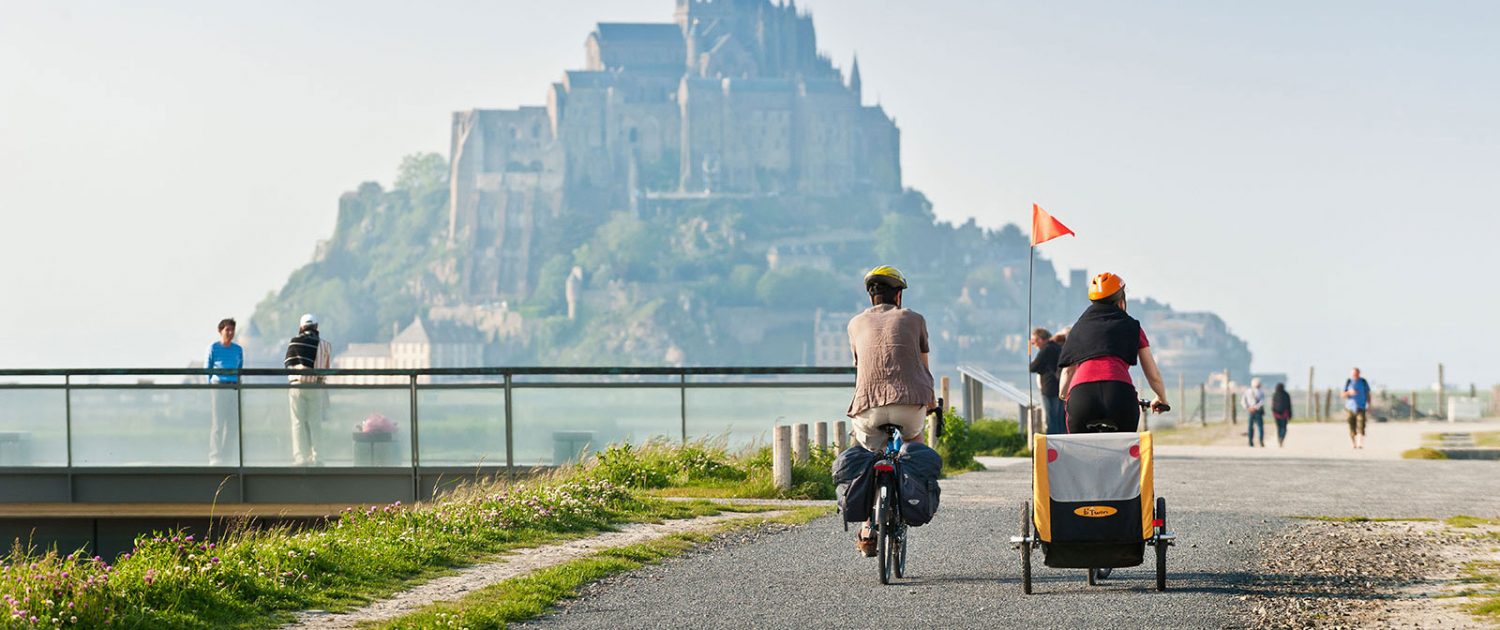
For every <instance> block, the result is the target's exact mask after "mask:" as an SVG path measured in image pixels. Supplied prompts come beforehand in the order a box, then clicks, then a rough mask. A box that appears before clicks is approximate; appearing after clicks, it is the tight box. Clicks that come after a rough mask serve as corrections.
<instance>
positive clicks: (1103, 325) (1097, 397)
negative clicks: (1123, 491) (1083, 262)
mask: <svg viewBox="0 0 1500 630" xmlns="http://www.w3.org/2000/svg"><path fill="white" fill-rule="evenodd" d="M1089 301H1090V302H1091V304H1090V305H1089V307H1088V309H1086V310H1084V312H1083V315H1081V316H1079V317H1078V322H1077V323H1075V324H1073V327H1072V328H1070V329H1069V330H1068V342H1067V343H1065V344H1063V347H1062V353H1061V354H1060V355H1059V356H1058V360H1057V364H1058V366H1060V367H1061V368H1062V377H1061V378H1060V379H1059V380H1060V382H1059V383H1058V390H1059V391H1060V392H1061V393H1062V395H1063V397H1064V400H1066V401H1067V414H1068V422H1067V427H1068V432H1069V433H1086V432H1090V431H1096V430H1099V429H1100V428H1101V427H1113V429H1112V430H1113V431H1119V432H1129V431H1135V430H1136V427H1137V426H1139V425H1140V417H1141V408H1140V406H1139V404H1138V403H1137V402H1136V396H1137V395H1138V394H1137V393H1136V390H1135V382H1134V381H1133V380H1132V379H1131V378H1130V366H1132V365H1135V364H1136V363H1137V362H1139V363H1140V365H1141V371H1142V372H1144V373H1145V374H1146V381H1147V382H1148V383H1150V384H1151V390H1152V391H1153V392H1155V394H1156V397H1155V398H1153V399H1152V400H1151V409H1152V410H1155V411H1161V409H1162V407H1163V406H1164V405H1165V404H1166V402H1165V401H1166V398H1167V386H1166V383H1165V382H1163V381H1162V378H1161V371H1160V370H1158V369H1157V367H1156V359H1155V358H1153V357H1152V356H1151V347H1150V346H1151V343H1150V342H1149V341H1148V340H1147V339H1146V331H1145V330H1142V329H1141V323H1140V321H1138V320H1136V319H1135V318H1134V317H1131V316H1130V315H1129V314H1127V313H1126V312H1125V311H1126V309H1127V308H1128V306H1127V302H1126V300H1125V281H1124V280H1122V279H1121V278H1120V277H1119V276H1117V275H1115V274H1112V273H1101V274H1099V275H1097V276H1094V279H1093V280H1092V281H1090V282H1089ZM1090 427H1093V428H1090Z"/></svg>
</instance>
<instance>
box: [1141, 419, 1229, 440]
mask: <svg viewBox="0 0 1500 630" xmlns="http://www.w3.org/2000/svg"><path fill="white" fill-rule="evenodd" d="M1239 428H1241V427H1239V426H1237V425H1233V424H1230V423H1228V422H1215V423H1213V424H1209V425H1207V426H1202V425H1199V424H1197V423H1188V424H1178V425H1176V426H1173V427H1171V428H1168V429H1160V430H1153V431H1151V441H1152V443H1154V444H1158V445H1172V446H1210V445H1213V444H1217V443H1219V442H1220V441H1223V440H1226V439H1228V438H1230V437H1232V436H1233V435H1234V432H1235V431H1236V430H1237V429H1239Z"/></svg>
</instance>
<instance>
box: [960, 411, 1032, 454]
mask: <svg viewBox="0 0 1500 630" xmlns="http://www.w3.org/2000/svg"><path fill="white" fill-rule="evenodd" d="M969 434H970V436H971V438H970V439H972V440H973V442H974V452H975V453H976V454H978V455H987V456H992V457H1018V456H1020V455H1022V454H1024V453H1026V452H1028V449H1027V448H1026V434H1025V433H1022V432H1021V425H1020V423H1018V422H1015V421H1012V420H994V419H990V418H984V419H981V420H979V421H976V422H975V423H974V426H973V427H971V428H970V429H969Z"/></svg>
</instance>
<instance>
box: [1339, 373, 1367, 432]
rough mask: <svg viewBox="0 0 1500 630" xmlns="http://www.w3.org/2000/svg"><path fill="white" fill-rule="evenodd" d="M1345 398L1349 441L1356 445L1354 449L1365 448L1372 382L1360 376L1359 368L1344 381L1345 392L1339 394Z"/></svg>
mask: <svg viewBox="0 0 1500 630" xmlns="http://www.w3.org/2000/svg"><path fill="white" fill-rule="evenodd" d="M1339 395H1340V396H1342V397H1343V398H1344V410H1345V411H1348V412H1349V441H1350V442H1353V443H1354V448H1356V449H1361V448H1364V447H1365V422H1366V420H1368V416H1369V414H1368V411H1369V409H1370V382H1369V381H1366V380H1365V379H1364V377H1362V376H1360V375H1359V368H1354V369H1353V370H1352V371H1350V372H1349V379H1348V380H1346V381H1344V391H1343V392H1341V393H1340V394H1339Z"/></svg>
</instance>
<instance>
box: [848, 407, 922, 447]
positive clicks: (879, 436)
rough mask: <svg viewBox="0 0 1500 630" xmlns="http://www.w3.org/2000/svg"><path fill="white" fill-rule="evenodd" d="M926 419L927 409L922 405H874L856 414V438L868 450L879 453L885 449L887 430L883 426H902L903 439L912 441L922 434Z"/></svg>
mask: <svg viewBox="0 0 1500 630" xmlns="http://www.w3.org/2000/svg"><path fill="white" fill-rule="evenodd" d="M926 421H927V410H926V409H924V408H923V407H922V405H885V406H883V407H872V408H870V409H866V410H864V411H861V412H859V413H857V414H855V415H854V439H855V440H858V441H859V444H860V446H863V447H865V449H866V450H870V451H874V452H876V453H879V452H882V451H884V450H885V431H884V430H882V429H881V428H880V427H881V426H883V425H887V424H894V425H897V426H899V427H901V439H903V440H906V441H908V442H910V441H911V440H912V439H914V438H916V437H917V436H919V435H921V434H922V425H923V423H925V422H926Z"/></svg>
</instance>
